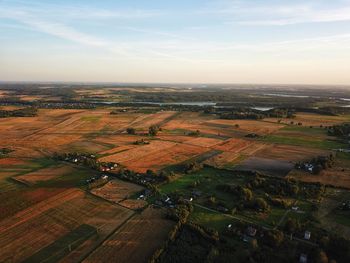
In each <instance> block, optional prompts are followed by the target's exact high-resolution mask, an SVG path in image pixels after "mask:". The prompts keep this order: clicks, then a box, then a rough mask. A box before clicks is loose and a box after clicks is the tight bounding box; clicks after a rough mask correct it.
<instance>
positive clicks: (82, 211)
mask: <svg viewBox="0 0 350 263" xmlns="http://www.w3.org/2000/svg"><path fill="white" fill-rule="evenodd" d="M131 214H132V212H131V211H130V210H127V209H124V208H122V207H117V206H113V205H111V204H108V203H107V202H105V203H103V202H101V201H99V200H96V199H94V198H91V197H89V196H86V195H85V194H84V192H82V191H81V190H77V189H70V190H67V191H64V192H62V193H60V194H58V195H55V196H53V197H51V198H49V199H47V200H44V201H42V202H40V203H38V204H37V205H34V206H32V207H30V208H28V209H25V210H23V211H20V212H18V213H17V214H16V215H14V216H13V217H9V218H6V219H4V220H2V221H1V224H0V225H1V227H0V233H1V235H0V244H1V247H2V249H1V252H0V261H11V262H17V261H19V259H25V258H28V257H30V256H32V255H33V254H34V253H36V252H38V251H40V250H41V249H43V248H44V247H46V246H48V245H49V244H51V243H52V242H53V241H55V240H56V239H58V238H60V237H62V236H64V235H65V234H68V233H69V232H70V231H72V230H74V229H75V228H76V227H78V226H79V225H81V224H83V223H85V224H88V225H90V226H92V227H94V228H95V229H98V230H99V231H98V233H99V235H107V234H109V233H110V232H111V231H112V230H113V229H115V228H116V227H117V226H118V225H120V224H122V223H123V221H124V220H125V219H127V218H128V217H129V216H130V215H131ZM68 245H69V243H67V244H65V246H68ZM63 248H65V247H63ZM60 249H62V248H60ZM51 252H52V255H54V254H55V253H56V252H59V251H51Z"/></svg>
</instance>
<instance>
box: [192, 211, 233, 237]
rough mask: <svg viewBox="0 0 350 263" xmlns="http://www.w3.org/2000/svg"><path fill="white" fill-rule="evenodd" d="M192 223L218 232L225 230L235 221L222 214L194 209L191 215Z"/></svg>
mask: <svg viewBox="0 0 350 263" xmlns="http://www.w3.org/2000/svg"><path fill="white" fill-rule="evenodd" d="M189 219H190V221H192V222H194V223H196V224H198V225H201V226H204V227H207V228H210V229H215V230H218V231H222V230H224V229H225V228H226V227H227V226H228V225H229V224H232V222H234V221H235V220H234V219H232V218H229V217H227V216H225V215H224V214H221V213H219V212H212V211H208V210H206V209H203V208H200V207H196V206H195V207H194V209H193V212H192V213H191V215H190V218H189Z"/></svg>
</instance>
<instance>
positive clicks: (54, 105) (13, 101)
mask: <svg viewBox="0 0 350 263" xmlns="http://www.w3.org/2000/svg"><path fill="white" fill-rule="evenodd" d="M0 105H1V106H19V107H21V106H23V107H35V108H38V109H94V108H96V104H94V103H89V102H80V101H75V100H62V101H20V100H19V99H18V98H12V97H11V98H2V99H0Z"/></svg>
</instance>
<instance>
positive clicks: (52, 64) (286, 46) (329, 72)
mask: <svg viewBox="0 0 350 263" xmlns="http://www.w3.org/2000/svg"><path fill="white" fill-rule="evenodd" d="M0 40H1V41H0V57H1V60H0V80H1V81H3V82H7V81H14V82H22V81H24V82H79V83H140V84H142V83H148V84H149V83H159V84H172V83H174V84H201V83H202V84H207V85H210V84H211V85H215V84H218V85H224V84H226V85H230V84H231V85H335V86H348V85H350V74H349V72H350V66H349V65H350V1H349V0H337V1H332V2H331V3H330V2H329V1H322V0H315V1H293V3H291V2H289V1H273V0H268V1H261V0H254V1H249V2H248V1H233V0H231V1H228V0H215V1H199V0H195V1H184V0H183V1H176V2H169V1H160V0H157V1H147V2H146V1H141V0H137V1H133V2H132V3H130V2H124V1H123V2H121V1H103V2H101V1H92V0H85V1H82V0H79V1H74V3H71V1H67V0H57V1H51V3H47V1H43V0H37V1H6V0H3V1H1V0H0Z"/></svg>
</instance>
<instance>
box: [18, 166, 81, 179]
mask: <svg viewBox="0 0 350 263" xmlns="http://www.w3.org/2000/svg"><path fill="white" fill-rule="evenodd" d="M75 171H76V170H75V169H74V168H73V167H71V166H67V165H59V166H52V167H49V168H43V169H39V170H37V171H34V172H30V173H26V174H24V175H20V176H16V177H15V179H16V180H18V181H21V182H24V183H25V184H35V183H37V182H41V181H48V180H52V179H55V178H57V177H60V176H64V175H69V174H70V173H74V172H75Z"/></svg>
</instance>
